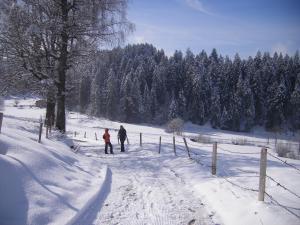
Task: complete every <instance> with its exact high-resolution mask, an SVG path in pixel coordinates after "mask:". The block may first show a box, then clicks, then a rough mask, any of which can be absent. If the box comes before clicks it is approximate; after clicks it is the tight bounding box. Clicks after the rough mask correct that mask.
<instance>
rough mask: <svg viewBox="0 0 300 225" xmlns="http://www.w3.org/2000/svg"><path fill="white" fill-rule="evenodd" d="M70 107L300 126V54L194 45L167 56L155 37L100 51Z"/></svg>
mask: <svg viewBox="0 0 300 225" xmlns="http://www.w3.org/2000/svg"><path fill="white" fill-rule="evenodd" d="M74 76H75V77H80V79H78V82H77V88H76V90H75V91H74V92H73V94H72V95H71V98H69V100H68V106H69V107H71V108H73V109H78V110H79V111H80V112H82V113H88V114H90V115H94V116H102V117H106V118H108V119H111V120H120V121H125V122H133V123H153V124H163V123H166V122H167V121H169V120H171V119H174V118H182V119H183V120H184V121H192V122H193V123H196V124H200V125H203V124H206V123H210V124H211V126H212V127H214V128H221V129H226V130H234V131H249V130H251V129H252V128H253V127H254V126H257V125H259V126H264V127H265V128H267V129H276V130H278V129H289V130H297V129H299V128H300V59H299V52H296V54H295V55H294V56H288V55H282V54H278V53H274V54H273V55H270V54H269V53H267V52H266V53H261V52H257V54H256V56H255V57H249V58H248V59H241V58H240V57H239V55H238V54H236V55H235V57H234V58H233V59H231V58H229V57H228V56H226V57H223V56H221V55H219V54H218V53H217V51H216V50H215V49H213V50H212V52H211V53H210V54H207V53H206V52H205V51H202V52H200V53H199V54H197V55H194V54H193V53H192V52H191V51H190V50H189V49H188V50H187V51H186V53H185V54H183V53H182V52H181V51H175V53H174V55H172V56H170V57H167V56H166V55H165V53H164V51H163V50H158V49H156V48H155V47H153V46H152V45H150V44H136V45H128V46H126V47H124V48H114V49H112V50H109V51H108V50H105V51H99V52H98V53H97V54H96V55H95V57H94V58H93V60H92V61H90V62H89V63H87V64H85V65H84V66H81V67H80V69H78V71H77V75H76V73H75V75H74Z"/></svg>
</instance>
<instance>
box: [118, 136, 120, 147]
mask: <svg viewBox="0 0 300 225" xmlns="http://www.w3.org/2000/svg"><path fill="white" fill-rule="evenodd" d="M119 144H120V138H119V137H118V145H119Z"/></svg>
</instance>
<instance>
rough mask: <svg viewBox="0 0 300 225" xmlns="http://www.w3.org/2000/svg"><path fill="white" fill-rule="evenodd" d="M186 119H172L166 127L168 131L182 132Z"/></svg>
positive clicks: (179, 133)
mask: <svg viewBox="0 0 300 225" xmlns="http://www.w3.org/2000/svg"><path fill="white" fill-rule="evenodd" d="M183 124H184V121H183V120H182V119H180V118H175V119H172V120H171V121H169V122H168V124H167V127H166V132H168V133H176V134H178V135H181V134H182V130H183Z"/></svg>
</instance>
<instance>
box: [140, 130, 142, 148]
mask: <svg viewBox="0 0 300 225" xmlns="http://www.w3.org/2000/svg"><path fill="white" fill-rule="evenodd" d="M140 146H141V147H142V133H140Z"/></svg>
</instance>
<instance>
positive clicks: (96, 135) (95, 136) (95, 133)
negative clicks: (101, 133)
mask: <svg viewBox="0 0 300 225" xmlns="http://www.w3.org/2000/svg"><path fill="white" fill-rule="evenodd" d="M95 139H96V141H98V137H97V133H96V132H95Z"/></svg>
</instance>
